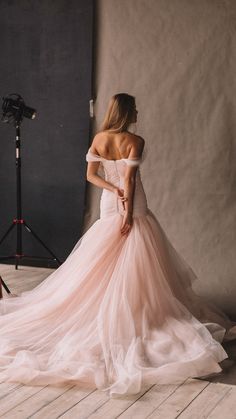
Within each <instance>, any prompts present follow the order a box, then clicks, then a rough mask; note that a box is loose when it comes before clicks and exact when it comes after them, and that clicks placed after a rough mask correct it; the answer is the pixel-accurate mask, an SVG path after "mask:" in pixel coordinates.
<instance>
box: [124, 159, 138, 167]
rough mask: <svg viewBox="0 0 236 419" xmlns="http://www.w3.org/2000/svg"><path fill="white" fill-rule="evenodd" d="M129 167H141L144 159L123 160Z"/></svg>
mask: <svg viewBox="0 0 236 419" xmlns="http://www.w3.org/2000/svg"><path fill="white" fill-rule="evenodd" d="M123 160H124V161H125V163H126V164H127V165H128V166H139V165H140V164H141V162H142V159H135V158H133V159H131V158H129V159H123Z"/></svg>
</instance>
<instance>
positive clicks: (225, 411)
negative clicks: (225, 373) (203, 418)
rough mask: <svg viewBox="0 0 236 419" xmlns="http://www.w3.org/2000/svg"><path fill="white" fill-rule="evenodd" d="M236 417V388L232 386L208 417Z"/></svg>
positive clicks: (215, 418) (213, 418) (210, 418)
mask: <svg viewBox="0 0 236 419" xmlns="http://www.w3.org/2000/svg"><path fill="white" fill-rule="evenodd" d="M222 418H224V419H236V388H231V389H230V390H229V391H228V392H227V393H226V394H225V396H224V398H223V399H221V400H220V401H219V403H218V404H217V405H216V406H215V408H214V409H213V410H212V412H211V413H210V415H209V416H208V417H207V419H222Z"/></svg>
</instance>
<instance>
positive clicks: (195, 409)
mask: <svg viewBox="0 0 236 419" xmlns="http://www.w3.org/2000/svg"><path fill="white" fill-rule="evenodd" d="M231 388H232V387H231V386H227V385H225V384H215V383H214V384H213V383H210V384H209V385H208V386H207V387H206V388H205V391H203V392H202V393H201V394H200V395H199V396H198V397H197V398H196V399H195V400H193V402H192V403H190V405H189V406H188V407H187V408H186V409H185V410H184V411H183V412H182V413H181V414H180V415H179V416H178V419H202V418H207V417H208V416H209V415H210V413H211V412H212V410H213V409H214V408H215V406H216V405H217V404H218V403H219V402H220V401H221V400H222V399H223V398H224V397H225V395H226V394H227V393H228V392H229V391H230V390H231ZM222 417H224V416H222ZM225 419H226V418H225ZM227 419H228V418H227Z"/></svg>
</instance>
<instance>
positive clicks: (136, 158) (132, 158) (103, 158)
mask: <svg viewBox="0 0 236 419" xmlns="http://www.w3.org/2000/svg"><path fill="white" fill-rule="evenodd" d="M88 151H89V152H90V153H91V154H93V155H94V156H96V157H99V158H100V159H102V160H107V161H122V160H141V157H130V158H124V157H123V158H122V159H106V158H105V157H102V156H99V154H96V153H94V152H93V151H91V147H89V149H88Z"/></svg>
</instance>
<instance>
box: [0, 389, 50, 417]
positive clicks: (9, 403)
mask: <svg viewBox="0 0 236 419" xmlns="http://www.w3.org/2000/svg"><path fill="white" fill-rule="evenodd" d="M41 390H42V387H38V386H33V387H32V386H20V387H19V388H16V389H15V391H14V393H13V394H12V393H10V394H8V395H7V396H5V397H4V398H3V399H2V400H1V403H0V416H4V418H5V417H6V416H5V415H6V413H8V412H9V410H11V409H13V408H14V407H16V406H17V405H18V404H20V403H21V402H23V401H24V400H26V399H27V398H29V397H31V396H32V395H33V394H35V393H38V392H39V391H41Z"/></svg>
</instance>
